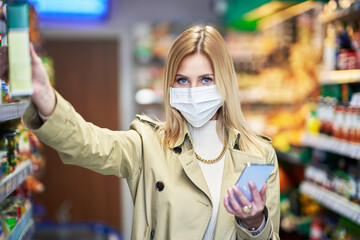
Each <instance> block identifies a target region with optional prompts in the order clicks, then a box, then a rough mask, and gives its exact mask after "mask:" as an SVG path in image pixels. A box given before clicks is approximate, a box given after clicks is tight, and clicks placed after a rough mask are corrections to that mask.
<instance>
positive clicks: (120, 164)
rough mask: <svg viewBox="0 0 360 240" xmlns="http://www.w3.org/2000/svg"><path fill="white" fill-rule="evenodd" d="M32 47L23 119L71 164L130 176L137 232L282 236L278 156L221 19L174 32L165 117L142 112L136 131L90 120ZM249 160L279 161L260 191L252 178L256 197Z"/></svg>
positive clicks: (150, 235)
mask: <svg viewBox="0 0 360 240" xmlns="http://www.w3.org/2000/svg"><path fill="white" fill-rule="evenodd" d="M31 55H32V59H33V86H34V95H33V97H32V103H33V104H31V105H30V107H29V108H28V109H27V111H26V112H25V114H24V122H25V123H26V125H27V126H28V128H29V129H32V131H33V132H34V133H35V134H36V135H37V136H38V137H39V138H40V139H41V140H42V141H43V142H44V143H45V144H47V145H49V146H51V147H53V148H54V149H56V150H57V151H58V152H59V155H60V157H61V159H62V161H63V162H64V163H66V164H74V165H79V166H83V167H86V168H88V169H91V170H93V171H96V172H99V173H101V174H113V175H116V176H119V177H123V178H126V179H127V182H128V184H129V188H130V192H131V195H132V199H133V202H134V220H133V229H132V239H279V237H278V231H279V219H280V211H279V205H280V198H279V176H278V166H277V159H276V155H275V152H274V150H273V148H272V147H271V146H270V144H269V143H268V142H267V140H264V139H263V138H262V137H260V136H258V135H256V134H255V133H253V132H252V131H250V130H249V128H248V126H247V125H246V123H245V121H244V118H243V115H242V112H241V108H240V102H239V96H238V87H237V81H236V76H235V71H234V68H233V64H232V60H231V57H230V54H229V51H228V49H227V47H226V44H225V42H224V40H223V39H222V37H221V35H220V34H219V33H218V31H217V30H216V29H215V28H213V27H211V26H205V27H203V26H195V27H193V28H190V29H188V30H186V31H185V32H183V33H182V34H181V35H180V36H179V37H178V38H177V39H176V40H175V41H174V43H173V45H172V46H171V49H170V51H169V54H168V57H167V61H166V65H165V76H164V96H165V97H164V105H165V112H166V122H165V123H160V122H157V121H154V120H152V119H150V118H148V117H146V116H140V115H138V116H137V117H136V119H135V120H134V121H133V122H132V124H131V126H130V130H129V131H110V130H107V129H101V128H99V127H96V126H94V125H93V124H91V123H88V122H86V121H85V120H84V119H83V118H82V117H81V116H80V115H79V114H78V113H76V112H75V110H74V109H73V107H72V106H71V105H70V103H68V102H67V101H66V100H64V99H63V98H62V97H61V95H60V94H59V93H57V92H56V91H53V89H52V88H51V86H50V84H49V81H48V77H47V75H46V72H45V69H44V67H43V65H42V63H41V60H40V59H39V57H38V56H37V55H36V54H35V52H34V50H33V48H32V49H31ZM74 146H77V147H76V148H74ZM248 162H250V163H261V164H269V163H270V164H274V165H275V168H274V170H273V172H272V173H271V176H270V177H269V179H268V181H267V184H265V185H264V187H263V188H262V189H261V191H260V192H259V191H258V190H257V189H256V187H255V186H254V184H253V183H252V182H250V183H249V187H250V189H251V192H252V197H253V201H252V202H249V200H248V199H247V198H246V197H245V196H244V195H243V194H242V192H241V191H240V190H239V189H238V188H237V187H232V186H233V185H234V184H235V183H236V181H237V179H238V178H239V176H240V175H241V173H242V171H243V169H244V167H245V163H248ZM235 195H236V196H237V197H238V198H239V200H240V202H238V201H237V200H236V199H235Z"/></svg>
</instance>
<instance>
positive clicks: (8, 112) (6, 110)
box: [0, 101, 30, 122]
mask: <svg viewBox="0 0 360 240" xmlns="http://www.w3.org/2000/svg"><path fill="white" fill-rule="evenodd" d="M29 104H30V102H29V101H27V102H19V103H8V104H0V122H5V121H8V120H12V119H16V118H20V117H21V116H22V115H23V113H24V112H25V110H26V108H27V107H28V106H29Z"/></svg>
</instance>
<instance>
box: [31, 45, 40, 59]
mask: <svg viewBox="0 0 360 240" xmlns="http://www.w3.org/2000/svg"><path fill="white" fill-rule="evenodd" d="M30 56H31V59H32V61H33V62H34V63H38V62H39V61H41V60H40V57H39V56H38V55H37V53H36V51H35V48H34V45H33V44H32V43H30Z"/></svg>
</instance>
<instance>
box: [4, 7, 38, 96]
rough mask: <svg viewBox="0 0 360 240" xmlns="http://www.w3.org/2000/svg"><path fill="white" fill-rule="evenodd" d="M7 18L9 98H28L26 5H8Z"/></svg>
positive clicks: (27, 25) (28, 49)
mask: <svg viewBox="0 0 360 240" xmlns="http://www.w3.org/2000/svg"><path fill="white" fill-rule="evenodd" d="M7 16H8V48H9V90H10V91H9V94H10V98H11V99H17V98H23V97H28V96H31V95H32V93H33V88H32V79H31V58H30V37H29V6H28V4H27V3H9V4H8V6H7Z"/></svg>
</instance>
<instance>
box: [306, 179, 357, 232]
mask: <svg viewBox="0 0 360 240" xmlns="http://www.w3.org/2000/svg"><path fill="white" fill-rule="evenodd" d="M300 192H302V193H304V194H306V195H308V196H310V197H312V198H313V199H314V200H316V201H317V202H319V203H320V204H321V205H323V206H325V207H327V208H328V209H330V210H332V211H334V212H336V213H337V214H339V215H341V216H343V217H346V218H348V219H350V220H351V221H353V222H355V223H356V224H359V225H360V206H359V205H358V204H355V203H353V202H350V201H349V200H347V199H346V198H344V197H341V196H340V195H339V194H336V193H334V192H331V191H329V190H327V189H324V188H322V187H320V186H318V185H316V184H314V183H311V182H307V181H304V182H302V183H301V184H300Z"/></svg>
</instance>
